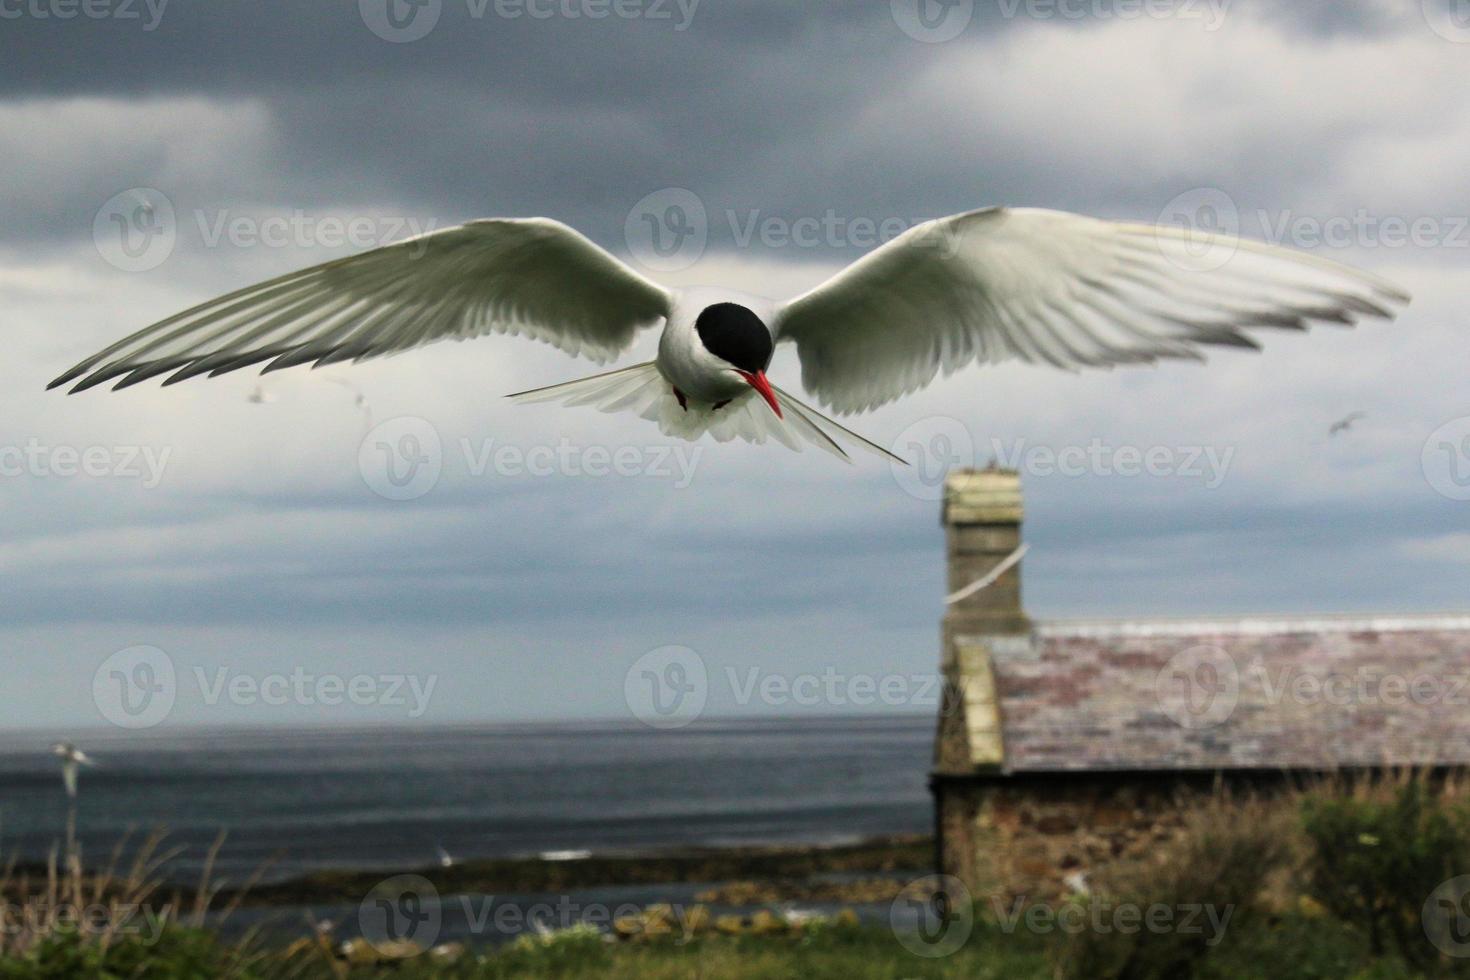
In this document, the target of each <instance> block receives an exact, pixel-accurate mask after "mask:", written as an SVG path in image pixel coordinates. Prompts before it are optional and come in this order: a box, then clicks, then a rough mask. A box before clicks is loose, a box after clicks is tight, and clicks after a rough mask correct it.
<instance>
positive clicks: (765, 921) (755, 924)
mask: <svg viewBox="0 0 1470 980" xmlns="http://www.w3.org/2000/svg"><path fill="white" fill-rule="evenodd" d="M750 931H751V933H752V934H754V935H757V936H768V935H770V934H771V933H775V932H785V931H786V923H785V922H784V921H782V920H781V918H780V917H779V916H777V915H776V914H775V913H774V912H772V911H771V910H770V909H761V910H759V911H758V912H756V913H755V914H754V915H752V916H751V917H750Z"/></svg>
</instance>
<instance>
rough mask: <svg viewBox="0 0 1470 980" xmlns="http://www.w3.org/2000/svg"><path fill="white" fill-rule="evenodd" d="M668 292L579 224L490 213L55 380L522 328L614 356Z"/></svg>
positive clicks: (364, 351) (175, 371)
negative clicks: (575, 227)
mask: <svg viewBox="0 0 1470 980" xmlns="http://www.w3.org/2000/svg"><path fill="white" fill-rule="evenodd" d="M669 306H670V296H669V293H668V292H667V291H666V290H664V289H663V288H662V287H660V286H658V285H656V284H654V283H652V282H650V281H649V280H647V279H645V278H644V277H643V276H640V275H639V274H638V273H637V272H635V271H633V270H632V269H631V268H629V267H628V266H626V265H624V264H623V263H622V262H619V261H618V260H617V259H616V258H614V257H613V256H612V255H610V254H608V253H607V252H605V251H603V250H602V249H601V248H599V247H598V246H596V245H595V244H593V243H592V242H591V241H589V240H588V239H587V238H585V237H584V236H582V235H581V234H579V233H578V232H576V231H574V230H573V229H571V228H568V227H567V226H566V225H564V224H561V223H560V222H557V221H552V220H549V219H546V218H514V219H512V218H489V219H485V220H483V221H471V222H469V223H468V224H463V225H458V226H456V227H453V228H445V229H442V230H440V231H435V232H430V233H428V234H426V235H420V236H418V237H416V238H410V239H407V240H405V241H402V242H397V243H395V244H392V245H386V246H384V247H382V248H376V249H373V250H372V251H370V252H364V253H362V254H361V255H354V256H350V257H348V258H345V259H338V260H336V261H334V262H327V263H325V264H323V265H318V266H313V267H311V268H309V269H303V270H301V271H299V272H293V273H290V274H289V275H284V276H280V277H279V278H276V279H272V280H270V281H268V282H263V283H260V284H259V285H255V286H250V287H248V288H246V289H241V290H239V291H237V292H233V293H230V294H229V295H227V296H221V297H220V298H218V299H214V300H210V301H209V302H207V303H203V304H201V305H199V306H196V307H194V308H193V309H190V310H185V311H184V312H183V313H179V314H177V315H176V316H172V317H169V318H168V319H167V320H163V321H162V322H159V323H155V324H154V325H153V326H151V327H147V328H146V329H144V330H141V331H139V332H138V333H136V334H134V335H132V336H131V337H128V338H126V339H125V340H122V341H120V342H118V343H116V344H113V345H112V346H111V347H109V348H107V349H106V350H104V351H101V352H100V353H98V354H94V355H93V356H91V357H89V358H87V359H86V360H85V361H82V362H81V363H80V364H78V365H77V366H76V367H74V368H72V369H71V370H70V371H67V372H66V373H65V374H63V375H62V376H61V377H59V378H57V379H56V380H55V381H53V382H52V383H51V385H50V387H52V388H54V387H56V386H58V385H64V384H68V383H70V382H73V381H77V380H78V379H80V381H79V382H78V383H77V385H76V386H75V387H74V388H72V391H73V392H76V391H82V390H84V389H86V388H90V387H92V386H93V385H98V384H102V383H103V382H106V381H111V380H112V379H114V378H117V379H120V380H118V383H117V384H116V385H115V386H114V387H115V388H126V387H127V386H129V385H133V384H137V383H138V382H140V381H145V380H147V379H148V378H152V377H156V376H157V375H160V374H169V373H171V376H170V377H169V379H168V380H167V381H165V382H164V383H165V384H172V383H174V382H176V381H182V380H184V379H185V378H189V377H193V376H195V375H198V374H205V373H207V374H210V375H211V376H213V375H217V374H223V373H225V372H227V371H234V370H236V369H238V368H242V367H247V366H249V365H252V364H258V363H260V362H262V361H269V362H270V363H269V365H267V367H266V370H276V369H279V368H284V367H292V366H294V365H297V364H306V363H314V364H316V365H318V366H320V365H323V364H331V363H335V362H337V361H345V360H361V359H363V358H368V357H376V356H378V355H381V354H389V353H394V352H396V351H404V350H409V349H411V348H414V347H420V346H422V345H424V344H427V343H430V342H432V341H435V340H443V339H447V338H453V339H458V340H464V339H467V338H471V337H479V336H482V335H484V334H487V333H506V334H522V335H525V336H528V337H532V338H535V339H536V340H541V341H545V342H546V343H549V344H552V345H554V346H556V347H557V348H559V349H561V350H563V351H566V352H567V353H568V354H572V355H578V354H581V355H585V356H587V357H589V358H591V359H593V360H595V361H606V360H610V359H612V358H613V357H615V356H617V355H618V354H620V353H622V352H623V351H624V350H626V349H627V348H628V347H629V346H631V344H632V343H633V338H634V336H635V334H636V333H637V332H638V330H639V328H640V327H644V326H651V325H653V324H655V323H657V322H658V321H659V320H660V319H661V318H663V317H665V316H667V315H668V311H669Z"/></svg>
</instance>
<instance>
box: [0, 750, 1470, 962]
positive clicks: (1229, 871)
mask: <svg viewBox="0 0 1470 980" xmlns="http://www.w3.org/2000/svg"><path fill="white" fill-rule="evenodd" d="M1466 798H1467V797H1466V794H1465V793H1464V792H1463V791H1462V790H1461V789H1460V788H1459V787H1458V786H1455V785H1453V784H1446V783H1432V782H1430V781H1428V780H1425V779H1422V778H1420V777H1416V776H1414V775H1412V774H1405V775H1403V776H1402V777H1394V778H1389V779H1384V780H1379V781H1377V782H1375V783H1373V784H1370V785H1365V784H1362V783H1357V784H1347V783H1336V784H1333V783H1329V784H1324V785H1322V786H1318V787H1315V788H1312V789H1309V790H1307V791H1305V792H1302V793H1297V794H1291V795H1287V796H1282V797H1276V798H1272V799H1266V800H1262V799H1257V798H1241V799H1232V798H1230V797H1229V796H1225V795H1220V796H1217V797H1215V798H1214V799H1211V800H1206V801H1202V802H1200V803H1199V804H1198V805H1197V806H1196V807H1195V808H1193V809H1192V810H1191V812H1190V813H1189V814H1188V817H1187V819H1186V821H1185V826H1184V828H1183V831H1182V833H1181V834H1180V835H1179V836H1178V837H1177V838H1176V839H1175V840H1173V841H1172V842H1170V843H1168V844H1167V845H1163V846H1161V849H1160V850H1159V851H1158V852H1157V853H1155V854H1153V855H1152V856H1151V858H1150V859H1148V860H1144V861H1141V862H1139V863H1136V864H1133V865H1127V866H1120V867H1117V868H1114V869H1112V870H1111V871H1110V872H1108V873H1099V874H1098V875H1097V876H1096V880H1095V881H1094V882H1093V883H1092V886H1091V887H1092V888H1093V892H1092V893H1091V894H1090V895H1087V896H1074V897H1073V899H1071V900H1069V901H1071V902H1072V903H1074V904H1077V905H1085V906H1087V907H1088V908H1096V907H1099V906H1105V907H1107V908H1110V909H1116V908H1118V907H1119V906H1120V905H1124V904H1126V905H1129V906H1131V907H1134V908H1147V907H1151V906H1158V907H1174V908H1179V907H1181V906H1184V905H1187V904H1190V903H1210V904H1211V905H1219V906H1221V907H1225V906H1228V907H1229V908H1230V909H1231V912H1232V915H1231V916H1230V918H1229V920H1228V928H1226V929H1224V930H1220V931H1217V932H1216V933H1215V934H1214V937H1213V941H1209V942H1206V941H1203V940H1202V939H1201V938H1200V937H1199V936H1197V935H1186V934H1184V932H1185V931H1184V930H1178V929H1173V930H1170V929H1164V930H1155V931H1150V930H1146V929H1137V928H1135V929H1134V930H1132V931H1124V930H1120V929H1118V928H1116V924H1117V921H1118V920H1116V919H1113V920H1111V921H1112V922H1113V923H1114V928H1111V929H1107V928H1098V927H1097V926H1096V925H1095V924H1093V925H1088V924H1086V923H1089V922H1092V923H1095V922H1097V921H1098V920H1095V919H1091V918H1085V917H1084V918H1082V919H1077V918H1073V919H1071V920H1067V919H1065V918H1056V919H1050V920H1047V919H1045V918H1044V917H1043V920H1042V921H1051V922H1054V923H1061V922H1067V921H1070V923H1071V925H1070V927H1067V926H1062V925H1053V926H1052V927H1051V928H1045V929H1039V928H1032V927H1028V926H1027V925H1026V922H1025V920H1024V919H1022V920H1019V921H1016V920H1012V921H1007V920H1006V918H1004V917H1003V915H1002V912H1003V911H1004V910H1003V909H1001V907H1000V906H995V905H992V904H991V903H990V902H988V901H982V902H980V903H979V904H978V905H977V907H976V919H975V922H974V927H973V932H972V933H971V934H970V935H969V938H968V941H967V942H965V943H964V944H963V945H962V946H960V947H959V948H958V949H957V950H955V951H954V952H952V953H950V955H947V956H940V957H932V958H931V957H925V956H921V955H917V954H916V953H915V952H912V951H911V950H910V949H909V948H906V947H905V945H904V944H903V943H902V942H901V941H900V939H899V938H898V937H897V936H895V935H894V933H893V932H891V931H890V930H888V929H886V928H882V927H878V926H873V925H860V924H856V920H855V919H854V920H848V921H837V920H828V921H817V922H810V923H807V924H805V925H801V924H797V925H790V924H788V925H786V926H784V927H782V928H781V929H780V930H779V931H777V930H775V929H773V930H772V931H771V932H770V933H768V934H763V935H749V934H739V935H725V934H722V933H720V932H719V931H716V930H715V929H710V930H709V931H700V932H699V933H698V934H697V936H696V937H695V938H694V939H692V940H688V941H682V942H681V941H676V940H675V938H674V936H677V935H680V934H679V933H673V934H670V935H663V934H661V933H658V932H656V931H645V932H643V933H639V934H637V935H636V938H632V939H626V940H624V941H621V942H613V941H611V940H610V939H608V938H606V937H604V936H603V935H601V934H600V933H598V932H597V931H596V930H595V929H593V928H590V927H581V928H575V929H572V930H567V931H564V932H560V933H553V934H549V935H545V936H534V935H533V936H526V937H522V938H521V939H519V940H517V941H516V942H514V943H512V944H510V945H509V946H506V947H502V948H499V949H493V950H484V949H471V950H465V949H464V948H463V947H447V948H446V947H441V948H436V949H435V950H430V951H427V952H420V953H418V954H417V955H413V956H409V957H407V958H404V959H399V960H394V961H391V962H383V961H382V959H381V957H380V956H378V955H371V956H363V955H359V954H362V953H364V952H371V947H368V946H367V945H366V944H364V943H362V942H361V941H360V940H359V941H356V943H355V945H354V944H349V945H348V947H347V948H346V949H345V950H344V948H343V945H342V944H341V943H339V942H338V941H337V940H336V939H335V938H334V937H332V936H331V935H330V933H328V932H325V931H320V932H317V933H315V934H312V935H307V936H303V937H302V938H300V939H297V940H296V941H295V942H293V943H291V944H290V945H289V946H288V947H285V948H281V947H279V946H267V945H266V944H264V943H263V942H261V941H260V940H259V939H258V938H247V939H246V940H244V941H243V942H240V943H231V942H227V941H225V940H223V939H221V938H220V937H219V936H218V935H217V934H215V933H213V932H210V931H207V930H206V929H204V928H202V926H201V924H202V923H203V922H204V921H206V915H207V914H208V910H209V906H210V904H211V902H213V901H215V900H217V899H218V897H219V896H218V894H217V892H216V891H215V890H214V889H212V888H211V887H210V886H209V881H208V878H209V874H208V871H207V870H206V873H205V875H204V876H203V877H202V879H201V882H200V884H199V886H198V887H197V888H195V889H191V890H190V892H189V895H188V896H187V897H185V898H183V899H181V898H180V897H179V896H177V895H165V894H164V893H163V890H162V889H161V887H160V886H159V884H158V879H157V875H156V872H157V868H158V866H159V864H160V863H161V862H162V861H164V860H166V859H167V854H166V853H165V852H163V851H161V850H160V848H159V845H158V842H157V841H156V840H153V841H150V842H149V843H148V844H147V846H145V847H144V848H142V852H141V855H140V856H139V857H138V858H135V859H134V860H133V862H132V864H131V865H130V866H129V867H128V868H126V869H124V870H123V871H120V872H119V871H114V870H111V869H109V870H107V871H105V872H103V873H98V874H95V875H90V876H88V875H83V874H82V872H81V870H80V868H81V864H80V861H79V860H78V859H77V857H76V855H69V856H63V857H62V859H60V860H58V858H57V857H56V856H55V855H53V857H52V859H51V861H50V863H49V864H48V865H47V867H46V868H45V870H44V873H42V874H40V875H37V876H34V877H27V876H23V875H22V876H17V875H16V874H14V872H13V871H11V872H6V873H5V874H3V875H0V895H3V897H4V899H5V904H4V914H3V926H4V928H3V931H0V980H49V978H56V980H63V978H64V980H73V978H75V980H87V978H101V980H126V978H145V977H146V978H155V977H157V978H162V980H195V978H212V980H213V978H218V980H354V978H360V980H430V978H433V980H441V978H442V980H511V978H538V980H539V978H548V980H592V978H613V980H620V978H624V980H635V978H637V980H694V978H697V980H724V978H731V980H734V978H742V980H744V978H754V980H761V978H783V980H784V978H793V977H801V978H816V980H822V978H832V980H868V978H873V980H877V978H885V980H887V978H899V977H904V978H916V980H917V978H936V980H937V978H966V980H971V978H975V980H984V978H992V977H993V978H997V980H999V978H1007V980H1010V978H1016V980H1028V978H1038V980H1041V978H1046V980H1072V978H1084V977H1085V978H1088V980H1092V978H1100V980H1102V978H1112V980H1155V978H1157V980H1164V978H1168V980H1174V978H1176V977H1177V978H1195V980H1255V978H1260V980H1327V978H1333V980H1336V978H1352V980H1420V978H1422V980H1439V978H1444V977H1452V976H1467V977H1470V956H1467V957H1464V958H1455V957H1453V956H1447V955H1441V953H1440V952H1439V950H1437V949H1435V948H1434V947H1433V946H1432V945H1431V944H1430V943H1429V941H1428V939H1427V938H1426V936H1425V931H1424V930H1425V929H1426V927H1427V923H1426V922H1425V921H1423V920H1421V918H1420V914H1421V913H1420V907H1421V906H1422V905H1424V903H1425V899H1426V898H1428V897H1429V896H1427V895H1425V891H1426V889H1430V888H1431V886H1433V885H1434V884H1435V882H1437V881H1439V880H1440V879H1441V876H1442V875H1450V874H1452V873H1455V872H1465V871H1470V830H1467V828H1470V823H1467V822H1466V821H1467V819H1470V818H1467V817H1466V813H1467V811H1466V806H1465V801H1466ZM119 851H121V848H119ZM865 860H866V859H865ZM112 864H113V866H116V864H117V861H116V858H114V861H113V862H112ZM240 897H241V896H240V895H239V894H232V895H231V896H229V897H228V900H227V901H228V905H227V907H226V908H225V909H224V910H223V912H225V913H228V912H229V911H230V908H229V906H232V905H233V904H235V903H237V902H238V901H239V900H240ZM1430 904H1431V905H1432V904H1433V903H1430ZM1061 908H1062V909H1065V908H1066V905H1065V904H1064V905H1063V906H1061ZM140 909H143V910H145V911H147V912H148V914H147V915H144V916H142V917H140V912H139V910H140ZM1038 911H1051V910H1049V909H1038ZM1074 911H1076V910H1074ZM78 912H82V913H84V914H76V913H78ZM651 912H652V909H650V910H648V911H647V912H645V913H644V915H645V916H646V915H648V914H650V913H651ZM218 914H219V913H215V914H214V915H215V916H216V917H217V916H218ZM1426 914H1427V913H1426ZM1467 915H1470V912H1467ZM767 917H768V918H770V917H769V914H768V913H767ZM210 921H214V919H210ZM752 921H753V920H752ZM1079 923H1081V924H1079ZM305 929H306V927H305V926H303V930H304V931H305ZM1456 935H1457V936H1458V935H1459V934H1458V933H1456ZM1389 938H1391V939H1392V941H1386V940H1387V939H1389ZM415 952H417V951H415Z"/></svg>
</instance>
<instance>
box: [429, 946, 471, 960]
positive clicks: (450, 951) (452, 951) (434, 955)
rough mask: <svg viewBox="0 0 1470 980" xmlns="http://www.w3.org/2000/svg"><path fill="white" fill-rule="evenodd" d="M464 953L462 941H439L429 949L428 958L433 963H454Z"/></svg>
mask: <svg viewBox="0 0 1470 980" xmlns="http://www.w3.org/2000/svg"><path fill="white" fill-rule="evenodd" d="M464 954H465V945H464V943H440V944H439V945H438V946H435V947H434V948H433V949H431V950H429V959H431V960H433V961H434V962H435V963H456V962H458V961H459V960H460V959H461V958H463V956H464Z"/></svg>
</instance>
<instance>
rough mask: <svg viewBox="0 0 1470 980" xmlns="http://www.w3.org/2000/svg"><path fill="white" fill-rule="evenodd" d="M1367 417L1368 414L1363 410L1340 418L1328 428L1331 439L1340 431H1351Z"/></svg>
mask: <svg viewBox="0 0 1470 980" xmlns="http://www.w3.org/2000/svg"><path fill="white" fill-rule="evenodd" d="M1367 417H1368V416H1367V415H1366V414H1364V413H1363V412H1354V413H1352V414H1351V415H1349V416H1347V417H1346V418H1342V419H1338V420H1337V421H1336V422H1334V423H1332V428H1330V429H1328V430H1327V437H1328V438H1329V439H1331V438H1334V437H1336V436H1337V435H1338V434H1339V433H1342V432H1350V431H1352V428H1353V426H1354V425H1357V424H1358V423H1359V422H1361V421H1362V420H1363V419H1365V418H1367Z"/></svg>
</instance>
